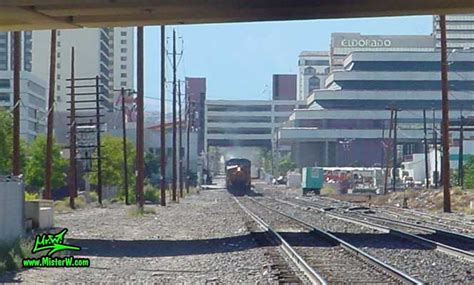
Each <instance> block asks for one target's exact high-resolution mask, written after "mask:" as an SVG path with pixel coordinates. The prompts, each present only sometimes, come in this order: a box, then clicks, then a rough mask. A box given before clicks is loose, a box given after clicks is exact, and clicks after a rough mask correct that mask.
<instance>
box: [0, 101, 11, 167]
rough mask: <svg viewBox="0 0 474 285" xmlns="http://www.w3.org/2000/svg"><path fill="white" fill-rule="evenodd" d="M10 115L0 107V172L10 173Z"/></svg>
mask: <svg viewBox="0 0 474 285" xmlns="http://www.w3.org/2000/svg"><path fill="white" fill-rule="evenodd" d="M12 124H13V121H12V117H11V115H10V113H9V112H8V111H7V110H5V109H1V108H0V174H8V173H11V157H12V147H13V146H12Z"/></svg>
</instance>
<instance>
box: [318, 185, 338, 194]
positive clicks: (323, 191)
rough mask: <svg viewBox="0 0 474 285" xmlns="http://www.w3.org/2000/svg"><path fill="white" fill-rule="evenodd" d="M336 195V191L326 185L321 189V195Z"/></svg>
mask: <svg viewBox="0 0 474 285" xmlns="http://www.w3.org/2000/svg"><path fill="white" fill-rule="evenodd" d="M334 194H336V189H334V187H332V186H329V185H325V186H324V187H323V189H321V195H325V196H330V195H334Z"/></svg>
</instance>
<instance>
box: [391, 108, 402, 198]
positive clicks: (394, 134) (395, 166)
mask: <svg viewBox="0 0 474 285" xmlns="http://www.w3.org/2000/svg"><path fill="white" fill-rule="evenodd" d="M398 111H400V109H395V110H394V112H395V114H394V121H393V168H392V170H393V172H392V177H393V179H392V188H393V192H395V191H396V186H397V123H398V122H397V121H398Z"/></svg>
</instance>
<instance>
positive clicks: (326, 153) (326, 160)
mask: <svg viewBox="0 0 474 285" xmlns="http://www.w3.org/2000/svg"><path fill="white" fill-rule="evenodd" d="M324 166H329V142H328V141H325V142H324Z"/></svg>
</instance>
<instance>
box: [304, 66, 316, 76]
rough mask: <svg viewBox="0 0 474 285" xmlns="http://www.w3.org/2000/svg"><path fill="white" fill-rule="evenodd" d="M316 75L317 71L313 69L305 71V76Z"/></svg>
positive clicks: (308, 68)
mask: <svg viewBox="0 0 474 285" xmlns="http://www.w3.org/2000/svg"><path fill="white" fill-rule="evenodd" d="M314 74H316V70H315V69H314V68H312V67H306V68H305V69H304V75H314Z"/></svg>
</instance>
